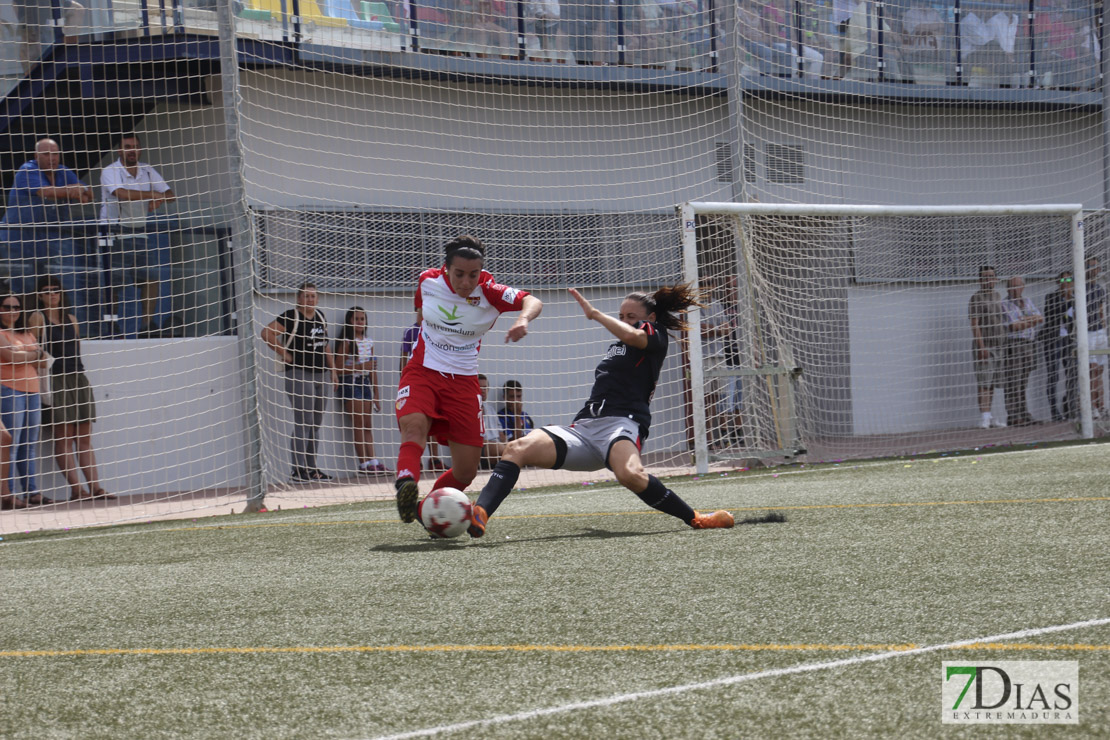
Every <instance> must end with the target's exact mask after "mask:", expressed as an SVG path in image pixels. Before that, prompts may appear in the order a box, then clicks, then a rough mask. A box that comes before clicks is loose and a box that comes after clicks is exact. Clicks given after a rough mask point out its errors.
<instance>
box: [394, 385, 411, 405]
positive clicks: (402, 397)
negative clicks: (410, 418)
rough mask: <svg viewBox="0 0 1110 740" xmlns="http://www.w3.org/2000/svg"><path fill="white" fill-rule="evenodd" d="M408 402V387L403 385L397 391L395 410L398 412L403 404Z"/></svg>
mask: <svg viewBox="0 0 1110 740" xmlns="http://www.w3.org/2000/svg"><path fill="white" fill-rule="evenodd" d="M408 400H409V386H407V385H403V386H401V387H400V388H398V389H397V410H398V411H400V410H401V409H403V408H404V407H405V403H406V402H407V401H408Z"/></svg>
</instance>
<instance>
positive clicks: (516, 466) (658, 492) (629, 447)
mask: <svg viewBox="0 0 1110 740" xmlns="http://www.w3.org/2000/svg"><path fill="white" fill-rule="evenodd" d="M570 294H571V295H572V296H574V299H575V300H576V301H578V304H579V305H580V306H581V307H582V312H583V313H584V314H585V315H586V318H587V319H588V320H590V321H596V322H598V323H599V324H601V325H602V326H604V327H605V328H606V329H608V330H609V332H610V333H611V334H612V335H613V336H614V337H616V338H617V342H616V343H615V344H611V345H609V350H608V351H607V352H606V353H605V357H604V358H603V359H602V360H601V362H600V363H598V366H597V369H596V370H595V371H594V387H593V389H592V390H591V391H590V398H589V400H587V401H586V404H585V405H584V406H583V407H582V410H581V411H579V412H578V415H577V416H575V417H574V421H573V422H572V423H571V425H570V426H547V427H543V428H542V429H536V430H534V431H532V432H531V433H529V434H528V435H527V436H525V437H522V438H521V439H518V440H515V441H513V442H510V443H509V446H508V448H507V449H506V450H505V454H504V455H502V456H501V460H500V461H499V462H498V463H497V465H496V467H494V469H493V475H492V476H491V477H490V479H489V482H488V483H487V484H486V487H485V488H483V489H482V493H481V495H479V496H478V500H477V502H475V504H474V508H473V516H472V520H473V521H472V523H471V525H470V529H469V530H468V531H469V532H470V536H471V537H481V536H482V535H483V534H485V532H486V522H487V521H488V519H489V517H491V516H493V513H494V512H495V511H497V507H498V506H500V505H501V502H502V501H504V500H505V497H506V496H508V495H509V493H510V492H511V491H512V490H513V486H514V485H516V481H517V478H518V477H519V476H520V469H521V468H522V467H524V466H525V465H534V466H536V467H540V468H555V469H558V468H562V469H564V470H600V469H601V468H603V467H606V466H608V467H609V468H611V469H612V471H613V473H614V474H615V475H616V476H617V480H618V481H619V482H620V484H621V485H622V486H624V487H625V488H627V489H628V490H630V491H632V492H633V493H635V494H636V495H637V496H639V497H640V498H641V499H642V500H643V502H644V503H645V504H647V505H648V506H651V507H652V508H655V509H658V510H659V511H662V512H664V513H666V514H670V515H671V516H674V517H678V518H679V519H681V520H682V521H684V522H686V523H687V524H689V525H690V526H691V527H693V528H695V529H720V528H727V527H731V526H733V518H732V514H730V513H728V512H727V511H715V512H713V513H712V514H698V513H697V512H696V511H694V510H693V509H691V508H690V505H689V504H687V503H686V502H685V501H683V500H682V499H681V498H679V497H678V494H676V493H675V492H674V491H672V490H670V489H669V488H667V487H666V486H664V485H663V483H662V482H661V481H660V480H659V479H658V478H656V477H655V476H654V475H649V474H648V472H647V471H646V470H644V465H643V463H642V462H641V461H640V445H641V444H642V442H643V440H644V439H646V438H647V436H648V427H649V426H650V425H651V409H650V404H651V397H652V394H654V393H655V384H656V382H657V381H658V380H659V372H660V370H662V368H663V360H664V358H666V356H667V345H668V344H669V338H668V336H667V331H668V330H671V329H684V328H686V323H685V321H683V319H682V314H683V313H685V311H686V310H687V309H688V308H689V307H690V306H694V305H701V304H700V303H698V299H697V293H696V292H695V291H694V290H693V289H691V288H690V286H688V285H671V286H668V287H664V288H660V289H659V290H657V291H655V292H654V293H653V294H651V295H647V294H646V293H629V294H628V295H627V296H626V297H625V299H624V301H622V302H621V307H620V314H619V315H618V316H617V317H613V316H608V315H606V314H604V313H602V312H601V311H599V310H598V309H596V308H594V307H593V306H591V305H590V302H589V301H587V300H586V299H585V298H583V297H582V295H581V294H580V293H579V292H578V291H577V290H575V289H574V288H571V289H570Z"/></svg>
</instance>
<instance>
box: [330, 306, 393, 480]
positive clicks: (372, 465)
mask: <svg viewBox="0 0 1110 740" xmlns="http://www.w3.org/2000/svg"><path fill="white" fill-rule="evenodd" d="M366 325H367V319H366V311H365V310H364V309H363V308H362V306H351V308H349V309H348V310H347V314H346V315H345V316H344V317H343V327H342V328H341V329H340V330H339V336H338V337H336V339H335V366H336V370H337V371H338V372H339V398H340V400H341V401H342V402H343V409H344V410H345V411H346V412H347V415H348V417H350V420H351V436H352V438H353V439H354V443H355V456H356V457H357V458H358V472H359V473H361V474H363V475H374V474H376V473H388V472H389V471H388V470H386V468H385V466H384V465H382V463H381V461H380V460H378V458H377V456H376V455H375V454H374V417H373V415H372V414H373V412H374V411H381V409H382V406H381V391H380V386H379V385H378V361H377V360H376V359H375V358H374V340H373V339H372V338H371V337H370V334H369V332H367V330H366Z"/></svg>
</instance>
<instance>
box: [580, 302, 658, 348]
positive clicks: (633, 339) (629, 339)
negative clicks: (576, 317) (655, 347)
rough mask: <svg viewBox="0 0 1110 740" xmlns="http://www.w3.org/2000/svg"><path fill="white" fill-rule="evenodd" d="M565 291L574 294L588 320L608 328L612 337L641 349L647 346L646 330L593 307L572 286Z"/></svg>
mask: <svg viewBox="0 0 1110 740" xmlns="http://www.w3.org/2000/svg"><path fill="white" fill-rule="evenodd" d="M567 292H568V293H570V294H571V295H572V296H574V300H576V301H578V305H579V306H581V307H582V313H583V314H585V316H586V318H587V319H588V320H589V321H596V322H597V323H599V324H601V325H602V326H604V327H605V328H606V329H608V330H609V333H610V334H612V335H613V336H614V337H616V338H617V339H619V340H620V341H622V342H624V343H625V344H627V345H629V346H630V347H636V348H637V349H643V348H644V347H646V346H647V332H645V331H644V330H643V329H637V328H636V327H634V326H630V325H628V324H626V323H624V322H623V321H621V320H620V319H618V318H617V317H616V316H610V315H609V314H607V313H604V312H603V311H600V310H599V309H596V308H594V307H593V304H591V303H590V302H589V301H587V300H586V299H585V298H584V297H583V296H582V294H581V293H579V292H578V291H577V290H575V289H574V288H568V289H567Z"/></svg>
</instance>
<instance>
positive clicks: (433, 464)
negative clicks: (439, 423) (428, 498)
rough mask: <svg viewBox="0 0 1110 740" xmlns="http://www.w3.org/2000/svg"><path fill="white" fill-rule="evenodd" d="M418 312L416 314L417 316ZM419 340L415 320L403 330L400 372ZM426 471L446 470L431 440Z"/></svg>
mask: <svg viewBox="0 0 1110 740" xmlns="http://www.w3.org/2000/svg"><path fill="white" fill-rule="evenodd" d="M419 315H420V312H419V311H418V312H417V316H419ZM419 338H420V321H419V320H417V322H416V323H415V324H413V325H412V326H410V327H409V328H407V329H405V333H404V334H402V335H401V357H400V360H401V363H400V365H401V367H400V371H401V372H404V371H405V365H407V364H408V362H409V358H410V357H412V348H413V347H415V346H416V340H417V339H419ZM427 450H428V470H435V471H438V472H443V471H445V470H447V465H446V464H445V463H444V462H443V460H441V459H439V444H438V443H437V442H436V441H435V440H432V439H429V440H428V448H427Z"/></svg>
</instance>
